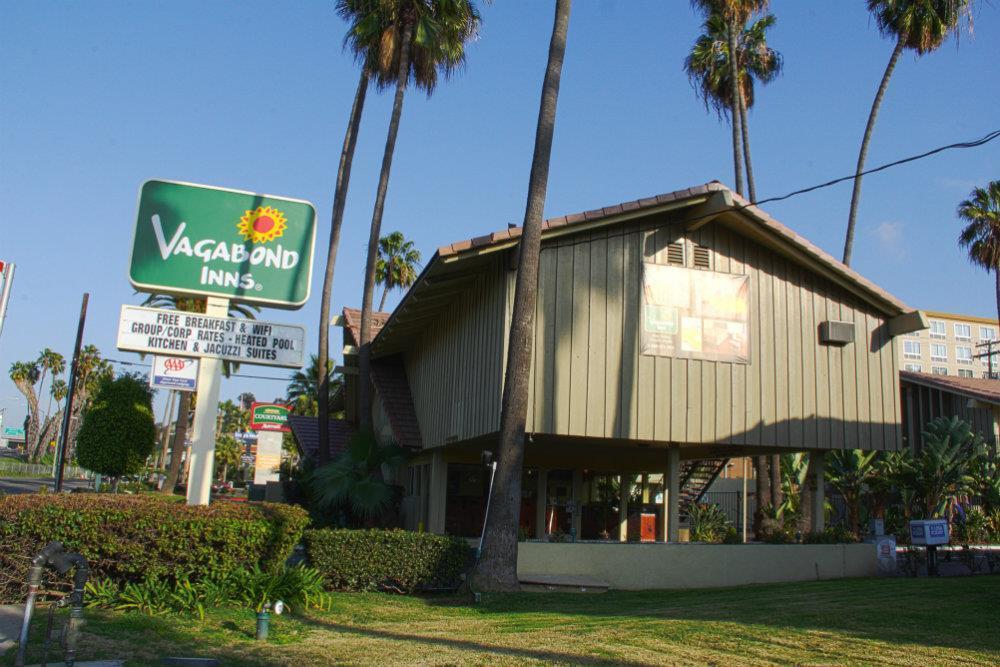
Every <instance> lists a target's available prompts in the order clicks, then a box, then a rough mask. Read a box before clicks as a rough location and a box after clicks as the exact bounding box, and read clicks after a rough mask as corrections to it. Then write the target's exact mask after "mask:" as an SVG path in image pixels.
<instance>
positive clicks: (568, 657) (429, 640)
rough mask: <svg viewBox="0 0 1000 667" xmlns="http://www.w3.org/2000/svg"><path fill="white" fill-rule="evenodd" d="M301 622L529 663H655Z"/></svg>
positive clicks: (310, 619) (643, 666)
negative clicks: (517, 659) (530, 661)
mask: <svg viewBox="0 0 1000 667" xmlns="http://www.w3.org/2000/svg"><path fill="white" fill-rule="evenodd" d="M297 620H298V621H300V622H301V623H304V624H306V625H311V626H314V627H316V628H318V629H321V630H326V631H333V632H339V633H343V634H352V635H358V636H361V637H366V638H368V639H383V640H386V641H396V642H412V643H416V644H426V645H428V646H439V647H441V648H447V649H453V650H460V651H472V652H475V653H490V654H493V655H496V656H503V657H508V658H521V659H525V660H540V661H542V662H550V663H569V664H574V665H608V664H615V665H627V666H629V667H646V666H647V665H652V664H654V663H646V662H636V661H629V660H623V659H621V658H610V657H608V658H601V657H596V656H590V655H581V654H579V653H563V652H559V651H551V650H547V649H541V648H538V649H529V648H517V647H512V646H498V645H492V644H483V643H480V642H475V641H470V640H467V639H452V638H446V637H426V636H423V635H414V634H407V633H402V632H389V631H386V630H374V629H372V628H359V627H355V626H351V625H344V624H342V623H335V622H332V621H324V620H322V619H320V618H316V617H315V616H300V617H298V619H297Z"/></svg>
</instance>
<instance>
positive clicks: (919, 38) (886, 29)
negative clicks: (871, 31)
mask: <svg viewBox="0 0 1000 667" xmlns="http://www.w3.org/2000/svg"><path fill="white" fill-rule="evenodd" d="M970 2H971V0H867V3H868V11H869V12H871V13H872V14H873V15H874V16H875V22H876V23H877V24H878V29H879V32H881V33H882V35H883V36H884V37H889V38H891V39H894V40H896V46H895V47H894V48H893V49H892V54H891V55H890V56H889V64H888V65H886V68H885V72H884V73H883V74H882V81H881V83H879V86H878V90H877V91H876V92H875V100H874V102H872V108H871V111H870V112H869V114H868V123H867V124H866V125H865V134H864V136H863V137H862V139H861V151H860V153H858V165H857V167H856V168H855V170H854V190H853V191H852V193H851V210H850V213H848V215H847V237H846V239H845V240H844V264H847V265H848V266H849V265H850V264H851V253H852V252H853V250H854V229H855V225H856V223H857V218H858V204H859V203H860V202H861V173H862V172H863V171H864V170H865V160H866V159H867V158H868V145H869V144H870V143H871V138H872V130H874V129H875V119H876V118H877V117H878V112H879V107H881V105H882V98H883V97H885V91H886V89H887V88H888V87H889V79H890V78H891V77H892V71H893V70H894V69H895V68H896V61H898V60H899V56H900V55H901V54H902V53H903V50H904V49H910V50H911V51H914V52H916V54H917V55H918V56H922V55H924V54H925V53H930V52H931V51H934V50H936V49H937V48H938V47H939V46H941V44H943V43H944V41H945V39H947V38H948V35H949V34H950V33H952V32H954V33H956V34H957V33H958V27H959V22H960V20H961V18H962V16H963V15H964V16H967V17H968V21H969V27H970V29H971V27H972V14H971V12H970Z"/></svg>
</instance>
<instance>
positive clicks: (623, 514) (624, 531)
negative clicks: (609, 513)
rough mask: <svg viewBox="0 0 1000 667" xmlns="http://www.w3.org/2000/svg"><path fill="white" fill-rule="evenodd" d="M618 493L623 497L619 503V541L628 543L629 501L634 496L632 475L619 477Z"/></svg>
mask: <svg viewBox="0 0 1000 667" xmlns="http://www.w3.org/2000/svg"><path fill="white" fill-rule="evenodd" d="M618 492H619V494H620V495H621V498H620V500H619V502H618V541H620V542H628V499H629V496H630V495H631V494H632V476H631V475H619V477H618Z"/></svg>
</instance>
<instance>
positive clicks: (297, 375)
mask: <svg viewBox="0 0 1000 667" xmlns="http://www.w3.org/2000/svg"><path fill="white" fill-rule="evenodd" d="M326 367H327V368H328V369H330V372H329V376H328V380H327V382H328V384H329V386H330V388H331V390H332V391H331V392H330V401H331V405H330V411H331V413H332V412H333V406H332V401H333V399H334V398H335V397H336V395H337V390H338V389H339V388H340V386H341V384H342V383H343V380H342V379H341V378H340V376H339V375H336V374H335V373H334V372H333V360H332V359H330V360H328V361H327V366H326ZM319 387H320V383H319V358H318V357H317V356H316V355H312V357H311V358H310V361H309V365H308V366H307V367H306V368H305V370H300V371H295V372H294V373H292V377H291V381H290V382H289V383H288V388H287V390H286V392H287V393H286V396H285V402H286V403H288V404H289V405H290V406H292V411H293V412H295V414H297V415H307V416H310V417H315V416H316V415H317V414H318V413H319V393H320V392H319Z"/></svg>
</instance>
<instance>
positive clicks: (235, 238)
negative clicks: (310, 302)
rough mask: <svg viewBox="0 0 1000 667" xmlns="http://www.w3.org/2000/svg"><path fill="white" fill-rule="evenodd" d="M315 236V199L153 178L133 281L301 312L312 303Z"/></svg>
mask: <svg viewBox="0 0 1000 667" xmlns="http://www.w3.org/2000/svg"><path fill="white" fill-rule="evenodd" d="M315 239H316V211H315V209H313V206H312V204H310V203H309V202H305V201H301V200H298V199H287V198H283V197H273V196H270V195H259V194H253V193H250V192H242V191H239V190H226V189H222V188H215V187H209V186H205V185H192V184H188V183H177V182H173V181H159V180H151V181H146V182H145V183H144V184H143V185H142V188H141V189H140V191H139V212H138V215H137V219H136V227H135V238H134V241H133V243H132V260H131V262H130V265H129V280H130V281H131V282H132V286H133V287H135V288H136V289H138V290H140V291H144V292H165V293H169V294H192V295H201V296H204V295H213V296H219V297H224V298H231V299H235V300H237V301H245V302H250V303H260V304H266V305H269V306H275V307H279V308H282V307H283V308H299V307H301V306H302V305H303V304H304V303H305V302H306V300H307V299H308V298H309V288H310V278H311V275H312V256H313V244H314V242H315Z"/></svg>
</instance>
